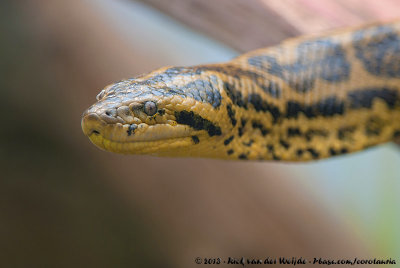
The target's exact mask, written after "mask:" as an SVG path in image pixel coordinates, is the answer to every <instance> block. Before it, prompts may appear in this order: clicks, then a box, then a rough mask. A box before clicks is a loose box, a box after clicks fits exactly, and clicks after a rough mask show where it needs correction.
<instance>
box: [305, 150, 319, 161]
mask: <svg viewBox="0 0 400 268" xmlns="http://www.w3.org/2000/svg"><path fill="white" fill-rule="evenodd" d="M307 152H309V153H310V154H311V156H312V157H313V158H314V159H316V158H318V157H319V153H318V152H317V151H316V150H314V149H313V148H308V149H307Z"/></svg>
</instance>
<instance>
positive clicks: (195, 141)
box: [192, 136, 200, 144]
mask: <svg viewBox="0 0 400 268" xmlns="http://www.w3.org/2000/svg"><path fill="white" fill-rule="evenodd" d="M192 140H193V143H194V144H198V143H199V142H200V140H199V137H197V136H192Z"/></svg>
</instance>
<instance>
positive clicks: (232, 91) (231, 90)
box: [224, 82, 247, 109]
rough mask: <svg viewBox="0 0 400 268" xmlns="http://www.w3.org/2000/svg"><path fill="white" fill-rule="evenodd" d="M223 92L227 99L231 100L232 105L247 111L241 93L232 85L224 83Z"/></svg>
mask: <svg viewBox="0 0 400 268" xmlns="http://www.w3.org/2000/svg"><path fill="white" fill-rule="evenodd" d="M224 91H225V93H226V95H228V97H229V98H230V99H231V101H232V103H233V104H234V105H237V106H239V107H242V108H244V109H247V103H245V101H244V98H243V95H242V92H241V91H239V90H236V88H235V86H234V85H232V84H230V83H228V82H224Z"/></svg>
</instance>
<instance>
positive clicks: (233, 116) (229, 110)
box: [226, 104, 237, 126]
mask: <svg viewBox="0 0 400 268" xmlns="http://www.w3.org/2000/svg"><path fill="white" fill-rule="evenodd" d="M226 110H227V112H228V116H229V119H230V120H231V123H232V126H236V122H237V121H236V118H235V111H234V110H232V106H231V105H230V104H228V105H227V106H226Z"/></svg>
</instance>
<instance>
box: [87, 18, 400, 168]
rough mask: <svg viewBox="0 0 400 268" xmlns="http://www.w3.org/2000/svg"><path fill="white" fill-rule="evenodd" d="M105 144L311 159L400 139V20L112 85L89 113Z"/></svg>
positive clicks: (171, 152) (127, 149)
mask: <svg viewBox="0 0 400 268" xmlns="http://www.w3.org/2000/svg"><path fill="white" fill-rule="evenodd" d="M81 126H82V130H83V132H84V134H85V135H86V136H88V137H89V139H90V140H91V142H92V143H94V144H95V145H96V146H98V147H100V148H101V149H104V150H106V151H111V152H115V153H122V154H141V155H143V154H145V155H154V156H168V157H201V158H217V159H231V160H275V161H310V160H317V159H324V158H330V157H333V156H335V157H336V156H339V155H343V154H349V153H353V152H357V151H361V150H365V149H367V148H370V147H372V146H375V145H379V144H382V143H386V142H391V141H394V142H396V141H398V140H399V139H400V22H399V21H393V22H386V23H373V24H368V25H362V26H359V27H351V28H345V29H338V30H333V31H329V32H325V33H322V34H314V35H308V36H300V37H297V38H291V39H287V40H285V41H283V42H281V43H280V44H278V45H275V46H270V47H267V48H262V49H257V50H254V51H250V52H247V53H245V54H242V55H240V56H237V57H236V58H234V59H232V60H230V61H227V62H223V63H213V64H203V65H196V66H189V67H187V66H185V67H176V66H167V67H163V68H160V69H157V70H155V71H152V72H150V73H146V74H142V75H139V76H137V77H134V78H131V79H125V80H122V81H119V82H116V83H113V84H111V85H108V86H106V87H105V88H104V89H102V90H101V92H100V93H99V94H98V95H97V102H95V103H94V104H93V105H92V106H90V107H89V108H88V109H87V110H86V111H85V112H84V113H83V115H82V119H81Z"/></svg>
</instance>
